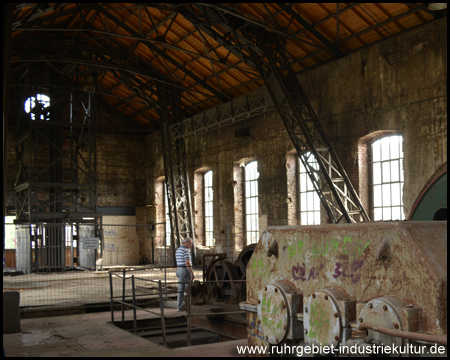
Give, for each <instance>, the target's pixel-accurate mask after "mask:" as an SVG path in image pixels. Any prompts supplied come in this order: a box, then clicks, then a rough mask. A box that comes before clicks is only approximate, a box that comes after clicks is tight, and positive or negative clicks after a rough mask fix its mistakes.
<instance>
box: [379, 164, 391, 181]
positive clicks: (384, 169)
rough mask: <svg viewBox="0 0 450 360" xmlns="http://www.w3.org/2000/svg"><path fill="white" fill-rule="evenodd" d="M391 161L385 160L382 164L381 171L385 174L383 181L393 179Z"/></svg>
mask: <svg viewBox="0 0 450 360" xmlns="http://www.w3.org/2000/svg"><path fill="white" fill-rule="evenodd" d="M390 165H391V163H390V162H384V163H382V165H381V173H382V176H383V183H388V182H390V181H391V169H390V168H391V166H390Z"/></svg>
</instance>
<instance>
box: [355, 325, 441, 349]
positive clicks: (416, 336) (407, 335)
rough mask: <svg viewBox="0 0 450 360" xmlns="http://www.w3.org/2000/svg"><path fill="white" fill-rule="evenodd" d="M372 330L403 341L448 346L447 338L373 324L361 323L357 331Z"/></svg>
mask: <svg viewBox="0 0 450 360" xmlns="http://www.w3.org/2000/svg"><path fill="white" fill-rule="evenodd" d="M363 330H372V331H376V332H379V333H382V334H385V335H389V336H395V337H399V338H402V339H408V340H418V341H426V342H430V343H435V344H439V345H444V346H447V336H438V335H428V334H422V333H417V332H411V331H402V330H396V329H389V328H386V327H383V326H378V325H374V324H371V323H364V322H363V323H361V324H360V325H359V326H358V329H357V331H363Z"/></svg>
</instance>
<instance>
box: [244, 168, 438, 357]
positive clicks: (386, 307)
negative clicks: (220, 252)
mask: <svg viewBox="0 0 450 360" xmlns="http://www.w3.org/2000/svg"><path fill="white" fill-rule="evenodd" d="M408 220H410V221H391V222H372V223H370V222H367V223H359V224H333V225H321V226H291V227H290V226H285V227H273V228H268V229H267V230H266V231H265V232H264V233H263V234H262V236H261V239H260V241H259V243H258V245H257V246H256V248H255V249H254V252H253V255H252V257H251V259H250V261H249V263H248V266H247V274H246V277H247V285H246V286H247V288H246V290H247V299H246V301H244V302H241V303H240V308H241V309H245V310H246V311H247V335H248V344H249V345H256V346H266V347H268V348H269V353H268V354H272V355H281V354H282V355H289V354H295V353H294V351H293V350H294V349H295V348H296V347H297V349H299V348H301V349H306V348H308V346H309V350H310V353H309V354H313V355H319V356H320V355H322V356H323V355H334V356H336V355H343V356H352V355H353V356H361V355H370V354H372V355H373V354H379V355H381V354H384V355H391V356H399V355H409V356H417V355H422V356H427V355H428V356H430V355H433V356H436V355H438V356H439V355H441V356H445V355H446V353H447V347H446V346H447V221H446V220H447V164H446V163H445V164H443V165H442V166H441V167H440V168H439V169H438V170H437V171H436V173H435V174H434V175H433V176H432V177H431V178H430V180H429V181H428V182H427V183H426V185H425V186H424V188H423V190H422V191H421V192H420V194H419V196H418V198H417V200H416V202H415V204H414V206H413V209H412V211H411V214H410V215H409V217H408ZM433 220H441V221H433ZM442 220H443V221H442ZM438 345H439V346H440V348H439V350H440V351H437V349H438V348H437V346H438ZM314 347H315V348H314ZM394 349H396V351H397V352H395V350H394ZM314 350H315V352H314ZM296 354H297V355H304V354H306V353H305V352H303V353H302V354H301V353H299V352H298V351H297V352H296Z"/></svg>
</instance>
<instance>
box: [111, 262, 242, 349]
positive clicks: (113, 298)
mask: <svg viewBox="0 0 450 360" xmlns="http://www.w3.org/2000/svg"><path fill="white" fill-rule="evenodd" d="M129 271H132V270H129ZM120 273H121V274H117V271H109V279H110V305H111V322H112V323H113V324H114V303H118V304H121V305H122V324H123V323H124V321H125V306H128V307H132V309H133V331H134V333H135V334H137V315H136V309H139V310H142V311H145V312H148V313H151V314H154V315H160V316H161V328H162V335H163V343H164V345H166V327H165V317H164V301H163V297H162V296H163V289H162V285H163V284H162V281H161V280H153V279H146V278H141V277H138V276H135V275H131V276H129V277H127V275H126V269H123V270H122V271H121V272H120ZM113 276H115V277H118V278H122V295H120V296H114V290H113V281H112V278H113ZM127 279H129V280H131V283H132V284H131V295H125V285H126V280H127ZM135 280H141V281H148V282H151V283H156V284H158V296H159V303H160V312H159V314H158V313H157V312H154V311H151V310H149V309H145V308H142V307H140V306H138V305H137V304H136V298H137V297H140V296H143V297H144V296H145V297H148V296H149V295H148V294H142V295H137V294H136V291H135V287H136V286H135ZM245 281H246V280H210V281H199V283H201V284H208V283H218V282H220V283H239V282H245ZM172 284H177V285H178V284H188V288H187V291H188V294H191V286H192V284H193V282H192V281H188V282H179V281H173V282H167V281H164V286H165V289H166V290H167V285H172ZM171 294H178V291H176V292H172V293H171ZM130 297H131V304H130V303H129V302H126V301H125V300H126V299H129V298H130ZM119 298H121V300H117V299H119ZM191 310H192V304H191V296H188V301H187V312H186V313H187V332H188V336H187V345H188V346H191V327H192V323H191V318H192V316H208V315H211V316H215V315H230V314H238V313H243V312H245V311H224V312H212V313H201V314H193V313H192V311H191Z"/></svg>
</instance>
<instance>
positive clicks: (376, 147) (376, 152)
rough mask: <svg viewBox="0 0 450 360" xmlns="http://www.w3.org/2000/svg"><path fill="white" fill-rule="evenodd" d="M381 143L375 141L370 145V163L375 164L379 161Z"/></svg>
mask: <svg viewBox="0 0 450 360" xmlns="http://www.w3.org/2000/svg"><path fill="white" fill-rule="evenodd" d="M380 145H381V143H380V142H379V141H375V142H374V143H373V144H372V161H374V162H377V161H380V160H381V156H380V154H381V150H380Z"/></svg>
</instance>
